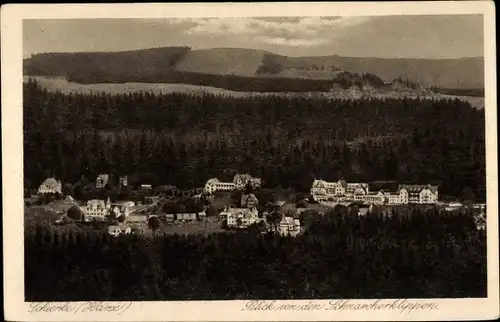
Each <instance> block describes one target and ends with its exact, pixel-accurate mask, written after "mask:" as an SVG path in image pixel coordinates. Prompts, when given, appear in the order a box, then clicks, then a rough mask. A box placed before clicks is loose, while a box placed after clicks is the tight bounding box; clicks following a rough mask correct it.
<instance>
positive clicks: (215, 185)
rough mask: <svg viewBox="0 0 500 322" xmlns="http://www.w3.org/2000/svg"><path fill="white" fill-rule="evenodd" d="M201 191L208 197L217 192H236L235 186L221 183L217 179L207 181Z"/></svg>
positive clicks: (229, 183)
mask: <svg viewBox="0 0 500 322" xmlns="http://www.w3.org/2000/svg"><path fill="white" fill-rule="evenodd" d="M203 190H204V192H205V193H207V194H209V195H211V194H213V193H215V192H217V191H225V192H230V191H234V190H236V184H235V183H234V182H221V181H219V179H217V178H212V179H209V180H208V181H207V183H206V184H205V188H204V189H203Z"/></svg>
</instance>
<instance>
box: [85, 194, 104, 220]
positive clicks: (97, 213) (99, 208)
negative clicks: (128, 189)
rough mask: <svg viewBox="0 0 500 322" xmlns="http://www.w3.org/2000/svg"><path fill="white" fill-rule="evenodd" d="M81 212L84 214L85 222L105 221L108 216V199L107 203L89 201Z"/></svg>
mask: <svg viewBox="0 0 500 322" xmlns="http://www.w3.org/2000/svg"><path fill="white" fill-rule="evenodd" d="M82 210H83V213H84V214H85V221H106V220H107V216H108V215H109V214H110V210H111V202H110V201H109V199H108V200H107V201H104V200H98V199H93V200H89V201H87V204H86V205H85V206H84V207H83V209H82Z"/></svg>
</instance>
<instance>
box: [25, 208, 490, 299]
mask: <svg viewBox="0 0 500 322" xmlns="http://www.w3.org/2000/svg"><path fill="white" fill-rule="evenodd" d="M472 218H473V217H472V215H471V214H470V213H469V214H467V213H461V214H459V213H454V214H452V213H446V214H442V213H438V212H437V210H436V209H432V210H429V211H427V212H425V211H422V210H416V209H414V210H412V211H410V212H409V213H402V212H393V213H392V215H391V216H389V217H388V216H382V215H377V214H371V215H369V216H366V217H358V216H352V215H349V214H347V215H346V214H345V213H344V214H343V213H342V212H341V211H340V209H339V210H337V208H336V209H335V210H334V211H333V212H332V213H327V214H325V216H324V217H322V216H319V215H312V216H311V217H309V218H304V225H306V226H307V227H308V230H307V231H306V232H305V233H304V235H302V236H298V237H296V238H289V237H279V236H272V235H260V234H259V233H256V232H255V231H252V230H250V231H248V232H238V233H235V234H224V233H218V234H211V235H209V236H207V237H204V236H202V235H189V236H185V235H174V236H156V237H155V238H150V237H143V236H137V235H132V236H130V235H129V236H120V237H118V238H116V239H115V238H113V237H111V236H109V235H108V234H106V233H102V232H92V231H88V232H83V231H82V232H77V231H70V232H69V233H68V231H60V230H56V229H54V227H50V226H41V225H39V226H38V227H36V229H35V230H34V233H31V232H30V233H27V234H26V236H25V243H24V245H25V247H24V251H25V257H24V258H25V267H26V269H25V284H24V285H25V294H26V295H25V297H26V301H89V300H92V301H106V300H107V301H113V300H114V301H146V300H150V301H151V300H156V301H157V300H163V301H169V300H237V299H238V300H240V299H313V298H314V299H338V298H359V299H363V298H464V297H486V296H487V293H486V291H487V283H486V278H487V274H486V272H487V270H486V235H485V233H484V231H477V230H476V227H475V225H474V222H473V219H472ZM75 254H77V256H75ZM42 277H43V278H42Z"/></svg>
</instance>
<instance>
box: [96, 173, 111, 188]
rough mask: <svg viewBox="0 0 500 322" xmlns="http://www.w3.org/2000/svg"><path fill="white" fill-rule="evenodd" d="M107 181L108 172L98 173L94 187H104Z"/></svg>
mask: <svg viewBox="0 0 500 322" xmlns="http://www.w3.org/2000/svg"><path fill="white" fill-rule="evenodd" d="M108 182H109V174H100V175H98V176H97V179H96V180H95V187H96V188H98V189H101V188H104V187H105V186H106V185H107V184H108Z"/></svg>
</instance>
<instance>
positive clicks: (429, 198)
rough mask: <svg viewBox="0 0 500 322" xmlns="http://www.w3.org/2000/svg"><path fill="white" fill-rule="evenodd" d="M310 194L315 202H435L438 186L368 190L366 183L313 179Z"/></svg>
mask: <svg viewBox="0 0 500 322" xmlns="http://www.w3.org/2000/svg"><path fill="white" fill-rule="evenodd" d="M311 195H312V197H313V199H314V200H315V201H317V202H323V203H324V202H334V203H339V202H346V201H362V202H365V203H368V204H380V205H382V204H390V205H404V204H435V203H436V202H437V201H438V187H437V186H433V185H430V184H428V185H399V187H398V189H397V191H394V192H385V191H382V190H381V191H379V192H370V190H369V185H368V184H367V183H350V182H345V181H344V180H339V181H338V182H328V181H324V180H314V181H313V184H312V187H311Z"/></svg>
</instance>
